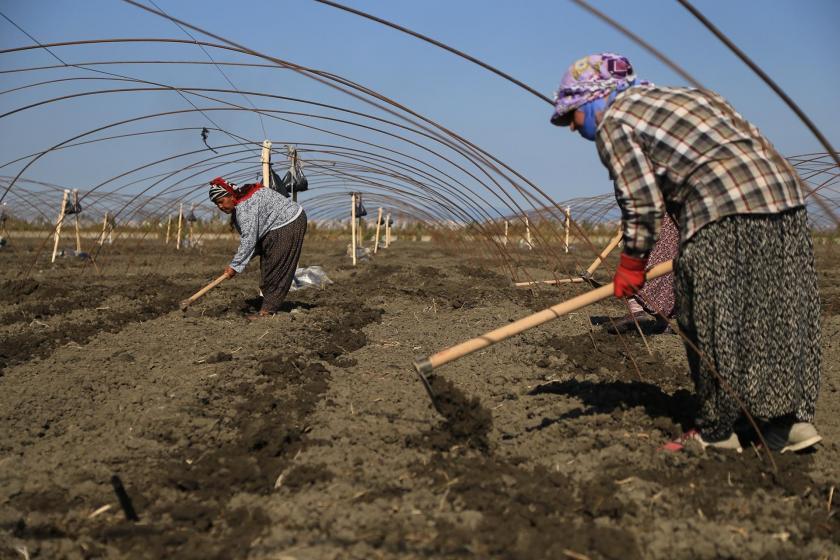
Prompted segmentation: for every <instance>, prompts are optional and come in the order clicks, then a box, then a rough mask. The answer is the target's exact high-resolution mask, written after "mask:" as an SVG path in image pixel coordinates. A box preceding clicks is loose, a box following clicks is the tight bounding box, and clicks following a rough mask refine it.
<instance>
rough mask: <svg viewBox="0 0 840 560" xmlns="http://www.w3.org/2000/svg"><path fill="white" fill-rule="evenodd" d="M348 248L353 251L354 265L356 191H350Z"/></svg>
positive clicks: (354, 264)
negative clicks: (350, 239)
mask: <svg viewBox="0 0 840 560" xmlns="http://www.w3.org/2000/svg"><path fill="white" fill-rule="evenodd" d="M350 237H351V238H352V241H351V243H350V250H351V251H352V253H353V266H356V193H350Z"/></svg>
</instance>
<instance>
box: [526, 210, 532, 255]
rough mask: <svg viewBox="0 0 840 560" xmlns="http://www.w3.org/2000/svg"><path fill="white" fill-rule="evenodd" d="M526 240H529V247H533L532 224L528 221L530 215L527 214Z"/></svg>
mask: <svg viewBox="0 0 840 560" xmlns="http://www.w3.org/2000/svg"><path fill="white" fill-rule="evenodd" d="M525 241H527V242H528V249H531V248H532V247H531V224H530V222H528V216H525Z"/></svg>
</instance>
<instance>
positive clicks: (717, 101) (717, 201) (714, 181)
mask: <svg viewBox="0 0 840 560" xmlns="http://www.w3.org/2000/svg"><path fill="white" fill-rule="evenodd" d="M595 141H596V145H597V147H598V155H599V156H600V157H601V161H602V162H603V163H604V165H605V166H606V167H607V169H609V171H610V178H611V179H613V181H614V182H615V197H616V200H618V204H619V206H620V207H621V212H622V218H623V220H624V246H625V251H626V252H627V253H629V254H631V255H634V256H644V255H647V253H648V252H649V251H650V250H651V248H652V247H653V244H654V241H655V240H656V235H657V232H658V230H659V225H660V222H661V219H662V212H663V210H667V212H668V213H669V214H670V215H671V216H673V217H674V218H675V219H676V221H677V223H678V224H679V227H680V230H681V238H682V242H683V243H685V242H686V241H688V240H689V239H690V238H691V236H692V235H694V234H695V233H697V231H698V230H699V229H700V228H702V227H703V226H705V225H706V224H709V223H712V222H714V221H716V220H719V219H721V218H723V217H724V216H729V215H732V214H775V213H778V212H782V211H784V210H788V209H791V208H796V207H800V206H804V199H803V197H802V189H801V186H800V182H799V181H800V179H799V176H798V175H797V174H796V172H795V171H794V170H793V168H792V167H791V166H790V164H788V162H787V161H786V160H785V159H784V158H783V157H781V156H780V155H779V154H778V152H776V149H775V148H774V147H773V146H772V144H770V142H769V141H767V139H765V138H764V137H763V136H762V135H761V133H759V131H758V129H757V128H756V127H755V126H753V125H752V124H751V123H749V122H747V121H746V120H745V119H744V118H743V117H742V116H741V115H739V114H738V113H737V112H735V110H734V109H733V108H732V107H731V106H730V105H729V104H728V103H727V102H726V101H725V100H724V99H723V98H722V97H720V96H719V95H717V94H716V93H713V92H711V91H708V90H700V89H687V88H666V87H655V86H654V87H645V86H640V87H633V88H630V89H628V90H626V91H625V92H622V93H619V94H618V97H617V98H616V100H615V101H614V102H613V103H612V105H611V106H610V107H609V108H608V109H607V111H606V113H605V114H604V118H603V121H602V122H601V124H600V125H599V127H598V132H597V136H596V140H595Z"/></svg>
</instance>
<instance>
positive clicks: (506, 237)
mask: <svg viewBox="0 0 840 560" xmlns="http://www.w3.org/2000/svg"><path fill="white" fill-rule="evenodd" d="M508 225H509V222H508V221H507V220H505V247H507V244H508Z"/></svg>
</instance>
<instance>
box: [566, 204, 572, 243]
mask: <svg viewBox="0 0 840 560" xmlns="http://www.w3.org/2000/svg"><path fill="white" fill-rule="evenodd" d="M571 220H572V207H571V206H566V243H565V247H566V252H567V253H568V252H569V230H570V229H571V227H570V226H571V225H572V222H571Z"/></svg>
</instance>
